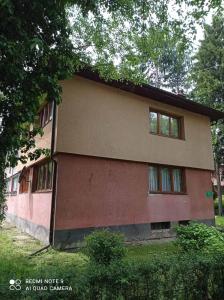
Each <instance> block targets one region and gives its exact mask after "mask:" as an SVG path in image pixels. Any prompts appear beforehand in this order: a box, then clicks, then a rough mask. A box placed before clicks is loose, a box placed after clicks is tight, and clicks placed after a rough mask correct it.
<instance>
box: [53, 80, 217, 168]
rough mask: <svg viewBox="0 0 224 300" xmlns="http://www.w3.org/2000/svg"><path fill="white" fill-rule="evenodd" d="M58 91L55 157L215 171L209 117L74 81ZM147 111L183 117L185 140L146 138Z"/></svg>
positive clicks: (84, 81)
mask: <svg viewBox="0 0 224 300" xmlns="http://www.w3.org/2000/svg"><path fill="white" fill-rule="evenodd" d="M62 87H63V101H62V104H61V105H60V106H59V108H58V127H57V143H56V151H58V152H68V153H76V154H84V155H93V156H98V157H108V158H117V159H124V160H132V161H141V162H155V163H163V164H170V165H180V166H186V167H193V168H201V169H213V158H212V147H211V134H210V121H209V118H208V117H205V116H203V115H199V114H195V113H192V112H189V111H186V110H183V109H179V108H176V107H173V106H169V105H166V104H162V103H160V102H157V101H153V100H150V99H146V98H144V97H140V96H137V95H134V94H131V93H128V92H125V91H121V90H119V89H116V88H112V87H109V86H106V85H105V84H100V83H96V82H93V81H91V80H88V79H84V78H81V77H78V76H76V77H75V78H74V79H71V80H66V81H64V82H62ZM149 108H154V109H159V110H162V111H166V112H170V113H175V114H177V115H179V116H183V117H184V128H185V140H177V139H172V138H167V137H161V136H156V135H152V134H150V133H149Z"/></svg>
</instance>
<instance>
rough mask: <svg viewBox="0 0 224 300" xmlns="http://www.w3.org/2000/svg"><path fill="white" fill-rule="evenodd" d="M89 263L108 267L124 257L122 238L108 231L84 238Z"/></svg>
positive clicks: (95, 232) (94, 233)
mask: <svg viewBox="0 0 224 300" xmlns="http://www.w3.org/2000/svg"><path fill="white" fill-rule="evenodd" d="M85 242H86V247H85V250H84V251H85V253H86V254H87V256H89V258H90V262H93V263H97V264H104V265H109V264H110V263H111V262H114V261H119V260H121V259H122V258H123V257H124V256H125V252H126V251H125V246H124V237H123V235H121V234H117V233H112V232H110V231H109V230H97V231H94V232H93V233H92V234H90V235H89V236H87V237H86V238H85Z"/></svg>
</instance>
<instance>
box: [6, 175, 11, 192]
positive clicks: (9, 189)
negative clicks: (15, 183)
mask: <svg viewBox="0 0 224 300" xmlns="http://www.w3.org/2000/svg"><path fill="white" fill-rule="evenodd" d="M5 192H6V194H10V192H11V179H10V178H7V179H6V188H5Z"/></svg>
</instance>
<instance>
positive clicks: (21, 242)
mask: <svg viewBox="0 0 224 300" xmlns="http://www.w3.org/2000/svg"><path fill="white" fill-rule="evenodd" d="M0 245H1V246H0V266H1V267H0V284H2V283H3V282H5V281H6V280H9V279H10V278H15V276H17V277H18V276H19V277H21V276H23V277H29V276H28V274H30V273H32V272H37V273H42V272H43V271H44V272H47V270H48V269H49V271H51V272H53V271H54V269H55V271H56V270H57V268H58V266H60V267H61V268H62V269H66V268H67V267H69V266H73V267H74V268H81V267H82V266H83V265H85V263H86V261H88V258H87V257H86V256H85V255H84V254H83V253H82V252H81V251H78V252H73V253H72V252H64V251H56V250H53V249H48V250H45V251H44V252H42V253H40V254H38V255H36V256H32V257H30V254H31V253H33V252H35V251H36V250H38V249H40V248H42V247H43V246H44V245H43V244H42V243H41V242H39V241H38V240H36V239H34V238H32V237H30V236H28V235H26V234H22V233H21V232H20V231H18V230H17V229H16V228H15V227H10V228H5V227H4V228H2V229H0ZM176 251H177V249H176V247H175V245H174V244H173V243H172V242H166V243H157V244H151V245H149V244H148V245H147V244H142V245H136V246H133V245H129V246H127V258H126V259H127V260H131V261H133V260H144V259H148V258H149V257H151V256H162V255H169V254H173V253H175V252H176Z"/></svg>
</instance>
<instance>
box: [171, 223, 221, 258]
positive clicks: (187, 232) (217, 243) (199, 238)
mask: <svg viewBox="0 0 224 300" xmlns="http://www.w3.org/2000/svg"><path fill="white" fill-rule="evenodd" d="M176 232H177V240H176V244H177V245H178V246H179V247H180V249H181V250H183V251H187V252H189V251H199V250H200V251H206V252H217V251H221V252H224V235H223V234H222V233H221V232H220V231H218V230H217V229H216V228H215V227H210V226H207V225H205V224H201V223H194V222H191V223H190V225H188V226H178V227H177V228H176Z"/></svg>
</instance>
